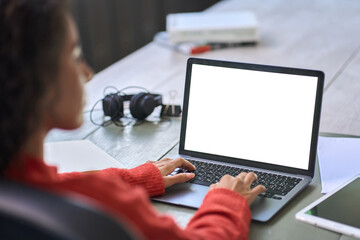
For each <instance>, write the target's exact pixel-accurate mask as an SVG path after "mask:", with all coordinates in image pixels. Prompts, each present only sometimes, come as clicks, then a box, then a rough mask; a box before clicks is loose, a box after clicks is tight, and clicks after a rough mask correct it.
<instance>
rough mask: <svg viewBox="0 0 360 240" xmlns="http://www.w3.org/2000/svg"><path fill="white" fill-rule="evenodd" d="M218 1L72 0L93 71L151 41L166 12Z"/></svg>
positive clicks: (195, 8)
mask: <svg viewBox="0 0 360 240" xmlns="http://www.w3.org/2000/svg"><path fill="white" fill-rule="evenodd" d="M218 1H220V0H74V1H73V2H72V12H73V15H74V17H75V21H76V22H77V24H78V27H79V32H80V38H81V41H82V47H83V51H84V55H85V58H86V60H87V61H88V62H89V64H90V66H91V67H93V69H94V70H95V72H99V71H101V70H102V69H104V68H106V67H108V66H109V65H111V64H112V63H114V62H116V61H118V60H119V59H121V58H123V57H125V56H126V55H129V54H130V53H132V52H134V51H135V50H136V49H139V48H140V47H142V46H144V45H145V44H147V43H149V42H150V41H152V39H153V37H154V34H155V33H156V32H159V31H164V30H165V24H166V15H167V14H169V13H177V12H196V11H202V10H204V9H206V8H208V7H209V6H211V5H213V4H214V3H216V2H218Z"/></svg>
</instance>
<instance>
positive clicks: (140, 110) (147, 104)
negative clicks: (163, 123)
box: [130, 92, 156, 120]
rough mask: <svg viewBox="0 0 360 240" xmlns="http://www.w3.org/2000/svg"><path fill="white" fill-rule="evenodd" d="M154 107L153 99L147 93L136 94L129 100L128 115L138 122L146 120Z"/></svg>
mask: <svg viewBox="0 0 360 240" xmlns="http://www.w3.org/2000/svg"><path fill="white" fill-rule="evenodd" d="M155 107H156V102H155V100H154V97H153V96H152V95H151V94H149V93H145V92H141V93H138V94H136V95H135V96H133V97H132V98H131V100H130V113H131V115H132V116H133V117H134V118H136V119H139V120H144V119H145V118H147V117H148V116H149V115H150V114H151V113H152V112H153V111H154V109H155Z"/></svg>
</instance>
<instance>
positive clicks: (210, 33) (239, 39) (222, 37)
mask: <svg viewBox="0 0 360 240" xmlns="http://www.w3.org/2000/svg"><path fill="white" fill-rule="evenodd" d="M258 40H259V33H258V23H257V19H256V17H255V15H254V14H253V13H251V12H224V13H211V12H196V13H176V14H169V15H168V16H167V17H166V32H159V33H157V34H156V35H155V36H154V41H155V42H157V43H159V44H161V45H163V46H166V47H169V48H172V49H174V50H176V51H179V52H183V53H186V54H199V53H204V52H208V51H211V50H215V49H221V48H231V47H239V46H243V45H248V44H255V43H257V42H258Z"/></svg>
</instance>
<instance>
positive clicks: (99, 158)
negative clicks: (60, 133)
mask: <svg viewBox="0 0 360 240" xmlns="http://www.w3.org/2000/svg"><path fill="white" fill-rule="evenodd" d="M44 158H45V162H46V164H48V165H52V166H57V167H58V171H59V173H65V172H83V171H91V170H101V169H105V168H110V167H117V168H125V167H124V166H123V165H122V164H121V163H119V162H118V161H117V160H115V159H114V158H113V157H111V156H110V155H109V154H107V153H106V152H104V151H103V150H101V149H100V148H99V147H98V146H96V145H95V144H93V143H92V142H91V141H89V140H79V141H65V142H48V143H45V146H44Z"/></svg>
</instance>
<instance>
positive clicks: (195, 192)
mask: <svg viewBox="0 0 360 240" xmlns="http://www.w3.org/2000/svg"><path fill="white" fill-rule="evenodd" d="M208 191H209V187H207V186H202V185H198V184H192V183H181V184H176V185H174V186H172V187H169V188H167V189H166V190H165V195H163V196H158V197H154V198H152V199H153V200H155V201H160V202H167V203H172V204H176V205H182V206H188V207H193V208H199V207H200V205H201V203H202V201H203V199H204V197H205V195H206V193H207V192H208ZM190 196H191V197H190Z"/></svg>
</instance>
